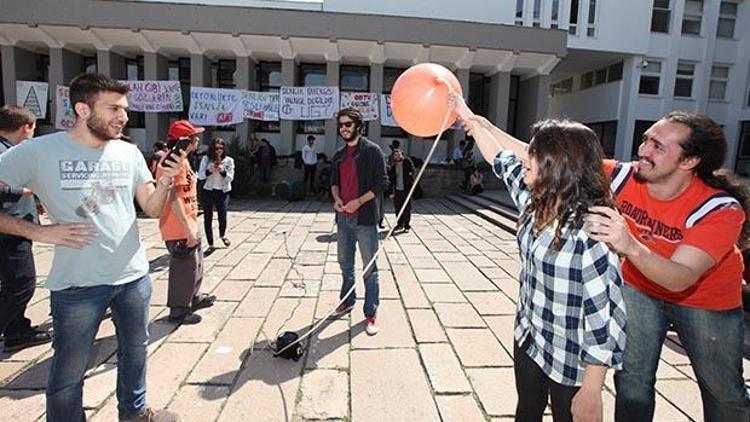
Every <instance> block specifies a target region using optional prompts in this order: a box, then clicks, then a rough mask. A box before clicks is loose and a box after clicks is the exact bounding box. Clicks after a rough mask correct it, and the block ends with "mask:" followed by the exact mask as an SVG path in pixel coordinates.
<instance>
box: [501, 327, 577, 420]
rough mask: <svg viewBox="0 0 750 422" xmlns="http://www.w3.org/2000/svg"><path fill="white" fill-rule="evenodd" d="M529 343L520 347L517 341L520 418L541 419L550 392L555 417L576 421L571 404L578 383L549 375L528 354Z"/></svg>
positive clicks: (555, 418)
mask: <svg viewBox="0 0 750 422" xmlns="http://www.w3.org/2000/svg"><path fill="white" fill-rule="evenodd" d="M525 346H526V345H524V346H522V347H518V344H516V342H515V341H514V342H513V372H514V374H515V378H516V392H517V393H518V404H517V405H516V421H518V422H541V421H542V417H543V415H544V409H545V408H546V407H547V397H548V396H549V398H550V399H551V402H552V403H551V404H552V419H554V420H555V422H566V421H571V422H572V421H573V415H572V414H571V413H570V406H571V404H572V403H573V396H575V395H576V393H577V392H578V387H572V386H569V385H562V384H558V383H556V382H554V381H552V380H551V379H549V377H548V376H547V374H545V373H544V371H542V369H541V368H540V367H539V365H537V364H536V362H534V361H533V360H532V359H531V358H530V357H529V355H527V354H526V348H527V347H525Z"/></svg>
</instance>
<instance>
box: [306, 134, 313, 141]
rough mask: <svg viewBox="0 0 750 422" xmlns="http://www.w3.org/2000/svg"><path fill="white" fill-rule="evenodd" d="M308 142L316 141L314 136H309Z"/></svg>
mask: <svg viewBox="0 0 750 422" xmlns="http://www.w3.org/2000/svg"><path fill="white" fill-rule="evenodd" d="M307 140H308V141H314V140H315V137H314V136H312V135H310V136H308V137H307Z"/></svg>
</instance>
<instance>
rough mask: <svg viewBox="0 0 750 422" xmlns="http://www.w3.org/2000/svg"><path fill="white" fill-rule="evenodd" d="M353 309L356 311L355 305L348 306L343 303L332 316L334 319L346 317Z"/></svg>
mask: <svg viewBox="0 0 750 422" xmlns="http://www.w3.org/2000/svg"><path fill="white" fill-rule="evenodd" d="M352 309H354V305H346V304H344V303H342V304H341V305H339V306H338V307H337V308H336V310H335V311H333V314H332V316H333V317H334V318H338V317H340V316H344V315H346V314H348V313H349V312H351V311H352Z"/></svg>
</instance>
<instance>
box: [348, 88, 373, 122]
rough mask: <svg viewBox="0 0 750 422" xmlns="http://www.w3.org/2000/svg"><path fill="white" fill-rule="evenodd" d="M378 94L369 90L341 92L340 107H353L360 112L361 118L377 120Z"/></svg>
mask: <svg viewBox="0 0 750 422" xmlns="http://www.w3.org/2000/svg"><path fill="white" fill-rule="evenodd" d="M378 97H379V95H378V94H373V93H370V92H342V93H341V104H340V107H341V108H346V107H354V108H356V109H357V110H359V112H360V113H362V119H363V120H378V116H379V115H380V114H379V108H378Z"/></svg>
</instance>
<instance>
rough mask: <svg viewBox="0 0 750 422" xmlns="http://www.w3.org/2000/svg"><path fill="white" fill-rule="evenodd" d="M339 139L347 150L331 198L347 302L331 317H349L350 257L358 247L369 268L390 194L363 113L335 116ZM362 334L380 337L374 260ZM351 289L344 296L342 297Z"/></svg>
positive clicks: (336, 165) (337, 165)
mask: <svg viewBox="0 0 750 422" xmlns="http://www.w3.org/2000/svg"><path fill="white" fill-rule="evenodd" d="M336 123H337V125H338V130H339V135H340V136H341V138H342V139H343V140H344V142H345V145H344V146H343V147H342V148H341V149H339V150H338V151H336V153H335V154H334V155H333V165H332V173H331V194H332V196H333V200H334V204H333V208H334V210H335V211H336V229H337V239H338V261H339V266H340V267H341V274H342V277H343V282H342V284H341V293H340V295H339V297H340V298H341V299H345V300H344V301H343V303H342V304H341V305H339V307H338V308H336V312H335V314H334V315H336V316H342V315H345V314H346V313H348V312H350V311H351V310H352V308H353V307H354V303H355V301H356V298H357V296H356V293H355V291H354V289H352V286H353V285H354V252H355V249H356V244H357V243H359V250H360V253H361V256H362V263H363V265H365V266H366V265H367V263H368V262H370V260H371V259H372V258H373V256H374V255H375V252H376V251H377V249H378V245H379V241H378V227H377V224H378V221H379V220H380V204H379V203H378V202H379V201H380V200H382V199H381V198H383V192H385V190H387V189H388V175H387V173H386V170H385V158H384V155H383V151H382V150H381V149H380V147H379V146H378V145H377V144H375V143H374V142H372V141H370V140H369V139H367V138H365V137H364V136H362V135H361V133H362V129H363V123H362V114H361V113H360V112H359V111H358V110H357V109H355V108H351V107H350V108H345V109H342V110H341V111H339V113H338V115H337V116H336ZM363 278H364V282H365V305H364V314H365V318H366V319H367V327H366V331H367V334H369V335H375V334H377V333H378V329H379V328H378V324H377V311H378V304H379V301H380V299H379V295H380V292H379V290H380V287H379V275H378V266H377V261H375V262H373V263H372V266H371V267H370V268H369V270H368V271H367V272H366V273H365V274H364V277H363ZM350 289H352V292H351V294H349V295H348V296H347V295H346V293H347V292H348V291H349V290H350Z"/></svg>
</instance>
